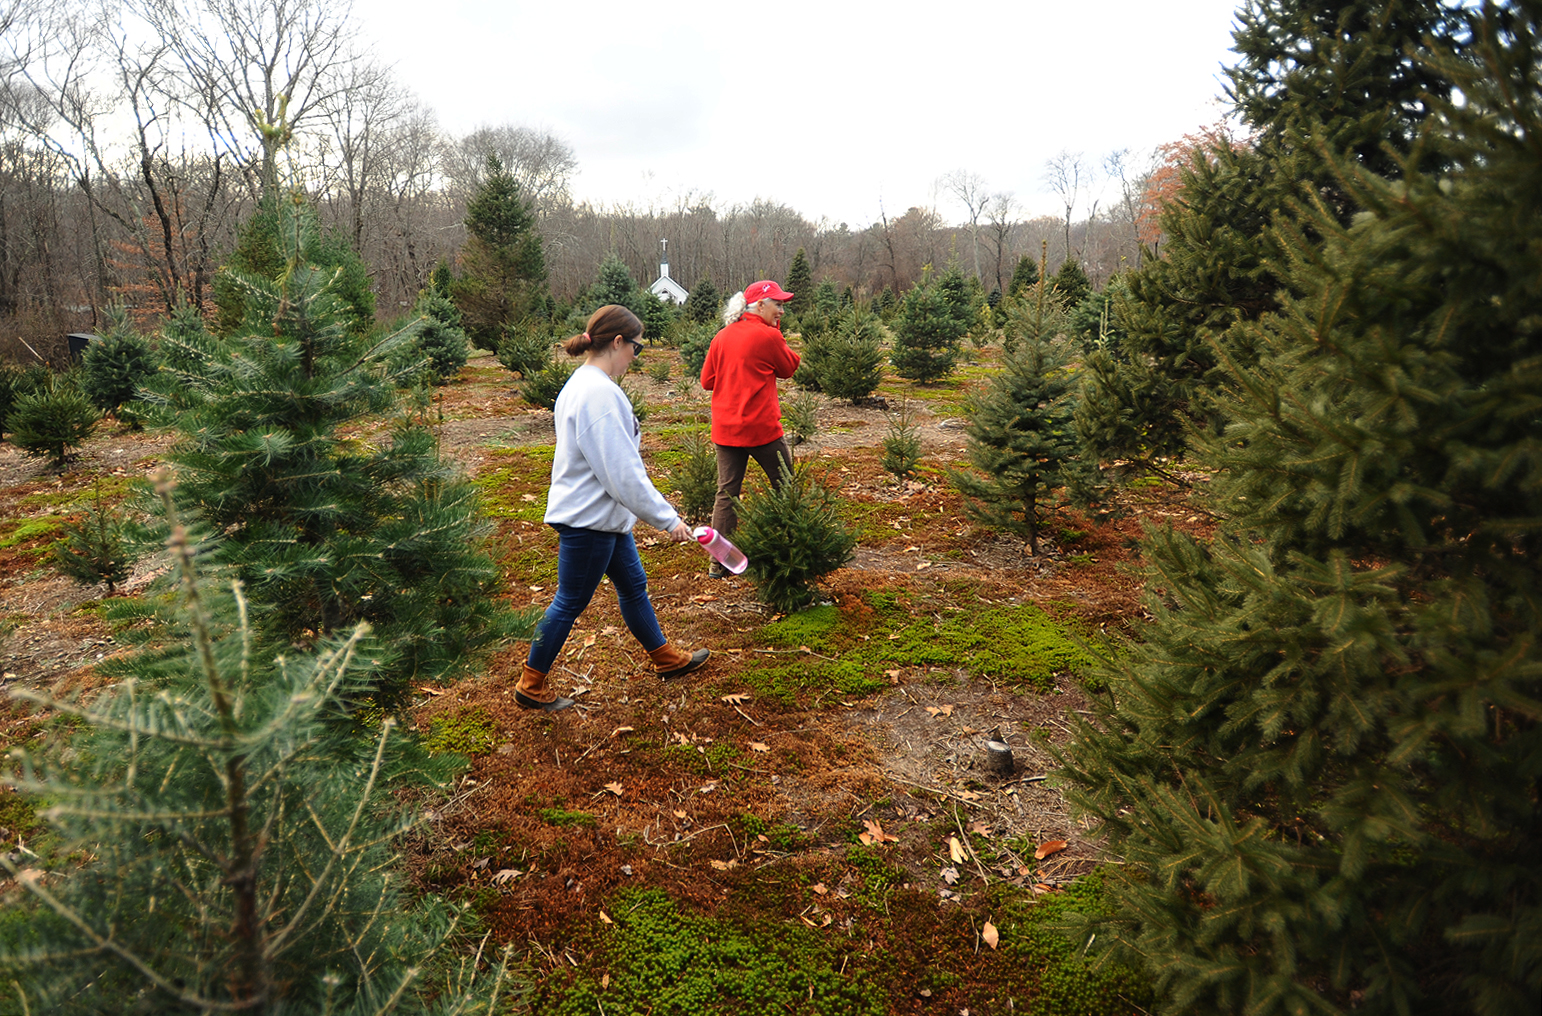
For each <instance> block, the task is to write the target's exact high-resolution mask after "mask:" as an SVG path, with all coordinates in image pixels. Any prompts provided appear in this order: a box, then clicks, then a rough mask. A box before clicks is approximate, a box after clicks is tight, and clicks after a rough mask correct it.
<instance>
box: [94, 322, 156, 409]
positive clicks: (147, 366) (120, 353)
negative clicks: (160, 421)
mask: <svg viewBox="0 0 1542 1016" xmlns="http://www.w3.org/2000/svg"><path fill="white" fill-rule="evenodd" d="M107 322H108V327H107V334H106V335H103V336H102V337H101V339H100V340H99V341H96V342H92V343H91V344H90V345H88V346H86V349H85V352H83V353H82V354H81V356H80V368H81V369H80V391H81V394H82V395H84V396H85V397H86V398H88V399H90V400H91V404H92V405H93V406H95V407H96V408H97V409H100V410H101V411H102V412H104V413H114V414H117V416H118V417H119V419H121V420H123V421H124V422H125V423H128V424H130V425H131V426H138V414H136V413H134V412H133V411H131V410H125V409H124V408H123V407H124V404H125V403H130V402H132V401H133V400H134V399H136V398H137V397H138V395H139V386H140V385H142V384H144V382H145V379H146V378H148V377H149V376H150V375H151V374H154V373H155V370H156V366H157V357H156V355H155V350H153V349H151V348H150V343H149V342H147V341H146V340H145V339H144V337H143V336H141V335H140V334H139V333H138V332H136V331H134V326H133V322H132V321H131V320H130V318H129V314H128V311H127V310H126V309H125V308H123V307H111V308H109V309H108V311H107Z"/></svg>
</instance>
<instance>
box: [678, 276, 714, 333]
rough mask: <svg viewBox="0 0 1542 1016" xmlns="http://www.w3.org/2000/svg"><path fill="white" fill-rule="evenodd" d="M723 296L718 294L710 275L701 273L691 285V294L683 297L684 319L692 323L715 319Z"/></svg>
mask: <svg viewBox="0 0 1542 1016" xmlns="http://www.w3.org/2000/svg"><path fill="white" fill-rule="evenodd" d="M722 304H723V298H722V297H721V296H719V295H718V291H717V286H716V285H714V284H713V282H712V276H710V275H703V276H702V277H701V278H700V279H698V280H697V281H696V285H694V286H692V287H691V295H690V296H688V297H686V298H685V319H686V320H687V321H690V322H693V323H694V324H699V325H701V324H710V323H712V322H714V321H716V320H717V316H718V312H719V311H720V310H721V309H722Z"/></svg>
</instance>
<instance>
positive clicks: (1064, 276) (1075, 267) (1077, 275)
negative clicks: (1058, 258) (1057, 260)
mask: <svg viewBox="0 0 1542 1016" xmlns="http://www.w3.org/2000/svg"><path fill="white" fill-rule="evenodd" d="M1050 285H1051V286H1053V287H1054V291H1055V299H1057V300H1059V301H1060V305H1061V306H1062V307H1065V308H1067V309H1069V308H1072V307H1075V306H1077V305H1078V304H1080V303H1081V302H1082V301H1083V300H1085V299H1086V298H1087V297H1088V296H1090V295H1092V281H1091V280H1090V279H1088V278H1087V273H1086V271H1085V270H1084V269H1083V268H1082V265H1081V262H1080V261H1078V260H1076V259H1075V258H1066V259H1065V260H1064V261H1063V262H1061V264H1060V269H1059V270H1058V271H1057V272H1055V277H1054V278H1053V279H1051V280H1050Z"/></svg>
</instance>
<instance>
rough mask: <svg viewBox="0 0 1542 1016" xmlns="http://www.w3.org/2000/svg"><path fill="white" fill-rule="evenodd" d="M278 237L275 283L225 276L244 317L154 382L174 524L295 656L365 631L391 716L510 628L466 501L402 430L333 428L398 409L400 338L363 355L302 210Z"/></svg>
mask: <svg viewBox="0 0 1542 1016" xmlns="http://www.w3.org/2000/svg"><path fill="white" fill-rule="evenodd" d="M282 211H283V215H282V216H281V217H280V223H281V227H282V228H281V229H279V230H278V231H276V233H275V234H274V236H275V242H276V243H277V244H278V245H279V253H280V254H281V255H282V257H281V258H278V257H275V258H274V260H277V261H279V263H281V264H282V265H283V266H284V267H283V269H282V271H281V272H280V273H279V275H278V276H277V278H275V279H270V278H265V277H261V276H245V275H236V274H234V273H230V278H231V282H232V284H233V285H235V286H238V287H239V288H240V289H241V291H242V305H243V306H244V307H245V309H246V315H247V316H246V318H245V319H244V320H243V322H242V324H241V326H240V327H239V328H238V329H237V330H236V332H235V333H234V334H232V335H230V336H229V337H228V338H226V339H224V340H222V341H219V342H215V343H202V342H198V341H193V342H186V343H184V344H183V345H182V346H181V352H180V353H179V356H180V357H181V358H182V359H183V360H184V361H185V364H186V365H185V366H184V368H183V369H180V370H175V369H173V370H167V371H163V372H162V373H161V374H159V375H157V378H156V385H157V390H158V393H159V396H160V401H161V403H162V405H163V406H164V407H165V408H164V413H165V422H166V423H168V424H169V425H170V426H171V427H172V428H174V429H175V430H176V431H177V432H178V436H179V439H178V442H177V444H176V445H175V446H174V447H173V448H172V449H171V451H170V453H169V454H168V460H169V461H170V462H171V463H172V464H173V466H174V467H175V472H176V477H177V487H176V495H175V496H176V499H177V502H178V504H179V505H180V506H181V510H182V512H183V514H184V515H186V516H187V517H188V518H189V519H190V520H193V521H195V522H196V523H197V524H198V525H199V526H200V527H202V528H203V529H204V531H206V532H207V533H209V534H210V535H211V536H213V537H215V538H216V540H217V551H216V552H215V556H216V559H217V560H218V561H219V562H221V563H222V564H224V565H226V566H228V567H230V568H231V569H233V571H234V573H235V574H236V575H237V576H239V577H240V578H241V579H242V580H243V581H244V582H246V584H247V586H248V589H249V590H250V596H251V598H252V600H253V602H254V603H257V604H259V605H260V606H261V607H262V608H263V609H262V612H261V615H260V616H261V618H262V628H263V629H264V631H266V632H267V633H269V634H270V635H272V636H273V637H275V638H280V639H284V640H291V641H296V642H299V643H301V644H306V643H308V642H310V641H313V640H314V639H315V638H317V637H322V636H326V635H329V634H332V633H338V632H347V631H349V630H351V629H352V628H353V626H354V625H355V624H357V623H358V622H360V621H365V622H368V623H369V624H370V625H371V626H372V627H373V629H374V635H373V639H374V640H375V645H376V646H377V648H378V652H379V653H380V654H381V656H380V660H381V665H380V667H379V668H378V669H377V671H376V673H377V675H378V676H379V680H380V684H379V685H378V687H377V688H376V689H375V691H376V693H377V694H378V696H379V697H380V698H381V700H382V702H385V703H393V702H395V701H396V700H397V699H398V697H399V696H400V695H401V694H402V693H403V692H404V691H405V689H406V687H407V686H408V683H409V682H421V681H424V680H436V679H438V678H440V677H441V676H443V675H444V674H446V673H447V672H449V671H450V670H452V669H453V668H455V667H457V666H459V665H461V664H462V663H464V661H465V660H466V659H467V657H468V655H469V654H472V653H474V652H475V651H476V650H477V649H478V648H480V647H483V646H486V645H488V644H490V642H491V641H493V640H495V639H497V638H499V637H501V636H503V635H504V634H507V633H508V632H509V631H511V625H513V623H514V619H513V617H512V616H511V615H510V614H509V613H508V611H507V610H506V609H504V608H503V607H500V606H498V605H496V604H495V602H494V600H493V597H494V596H495V595H496V593H497V588H498V581H499V575H498V570H497V568H496V566H495V565H494V564H493V562H492V560H491V559H490V558H489V557H488V556H487V554H486V553H485V552H483V550H482V549H481V534H482V533H483V531H484V524H483V523H482V522H481V521H479V519H478V517H477V499H476V495H475V489H474V488H473V487H472V485H471V484H470V483H469V482H468V481H467V480H466V479H465V478H464V477H463V476H462V475H460V473H459V471H458V470H457V469H456V468H455V467H454V466H453V465H452V464H450V463H447V462H444V461H442V460H441V459H440V458H439V455H438V452H437V444H436V442H435V440H434V437H433V435H432V434H431V433H429V432H428V431H427V430H426V429H424V428H422V427H421V426H418V425H416V424H414V423H413V422H412V421H411V420H410V419H407V418H405V417H403V418H401V419H398V420H397V421H396V423H395V424H394V425H393V426H392V427H391V429H390V432H389V434H388V435H387V436H385V437H384V439H383V440H382V441H381V442H380V443H379V444H376V445H371V444H369V443H366V442H362V441H359V440H357V439H348V438H345V437H344V436H343V435H342V434H340V433H339V429H340V428H342V427H343V426H344V425H347V424H352V423H355V422H357V421H359V420H361V418H363V417H366V416H368V415H371V414H377V413H382V412H386V411H390V410H392V409H393V408H394V407H395V405H396V401H395V390H394V387H393V383H394V382H395V381H399V380H400V379H401V378H400V376H399V375H397V376H393V375H392V374H391V373H390V372H389V371H387V370H386V369H385V368H384V367H383V366H382V364H384V363H386V362H388V361H389V359H390V358H391V357H392V356H393V355H394V354H395V353H396V351H397V350H398V349H399V348H400V347H401V346H403V345H405V344H406V343H407V342H408V341H410V333H399V334H398V335H396V336H394V337H392V338H390V339H387V340H385V341H382V342H380V343H377V344H374V345H370V344H369V343H368V342H366V341H364V340H361V339H358V338H356V337H355V336H354V335H353V334H351V333H350V331H349V330H348V329H347V328H346V320H347V318H346V314H345V309H344V306H343V305H342V304H341V303H340V302H339V301H338V300H337V299H336V298H335V297H334V296H333V295H332V286H333V285H334V283H335V281H336V279H337V278H338V274H337V273H336V272H335V271H333V270H331V269H328V268H326V267H323V266H321V265H318V264H316V263H315V262H313V261H312V260H311V259H310V257H309V255H310V253H311V252H312V250H314V245H315V244H317V243H318V242H319V241H320V233H319V230H318V228H317V226H316V218H315V213H314V211H313V210H312V209H311V207H310V206H309V204H308V203H307V202H306V201H305V200H304V198H303V197H302V196H300V195H298V194H296V195H292V196H291V197H290V198H289V199H287V200H286V201H284V203H283V205H282Z"/></svg>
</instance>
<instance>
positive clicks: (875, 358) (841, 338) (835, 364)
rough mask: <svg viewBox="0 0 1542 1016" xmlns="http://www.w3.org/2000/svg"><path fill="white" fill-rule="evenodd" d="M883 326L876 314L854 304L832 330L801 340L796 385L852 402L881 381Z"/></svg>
mask: <svg viewBox="0 0 1542 1016" xmlns="http://www.w3.org/2000/svg"><path fill="white" fill-rule="evenodd" d="M882 341H883V329H882V326H881V325H879V323H878V319H877V317H875V316H874V315H872V314H870V313H867V312H866V311H863V310H860V309H858V308H855V307H853V308H852V309H851V310H849V311H846V312H844V313H843V314H841V316H840V318H839V319H838V320H837V322H836V324H835V328H834V330H833V331H831V332H828V333H826V334H823V335H819V336H816V337H814V338H810V339H807V340H805V341H804V344H803V359H802V361H801V362H800V363H799V364H798V372H797V374H796V375H794V377H795V379H796V380H797V382H798V384H799V385H802V386H803V387H805V388H807V389H809V390H811V391H816V392H824V393H825V394H826V395H828V396H830V397H831V398H834V399H847V400H849V401H851V402H853V403H855V402H857V401H858V400H860V399H864V398H866V397H867V396H869V395H871V394H873V392H874V391H876V390H877V388H878V386H879V385H880V384H882V383H883V345H882Z"/></svg>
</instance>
